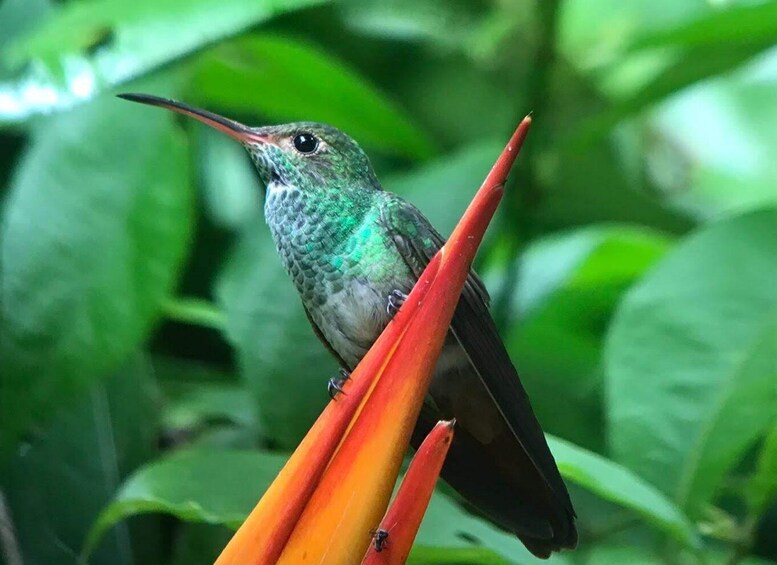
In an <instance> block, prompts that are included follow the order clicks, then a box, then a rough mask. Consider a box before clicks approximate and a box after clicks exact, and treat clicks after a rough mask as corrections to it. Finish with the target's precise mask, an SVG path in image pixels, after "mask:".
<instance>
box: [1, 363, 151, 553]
mask: <svg viewBox="0 0 777 565" xmlns="http://www.w3.org/2000/svg"><path fill="white" fill-rule="evenodd" d="M157 404H158V398H157V394H156V388H155V383H154V381H153V378H152V376H151V371H150V367H149V365H148V361H147V360H146V359H145V358H143V357H142V356H140V355H135V356H133V357H132V359H131V360H130V361H129V362H128V363H126V364H125V366H124V367H123V368H121V369H120V370H119V371H116V372H115V373H114V374H112V375H109V376H108V377H107V378H106V379H103V380H101V381H100V382H99V383H97V384H95V385H94V386H93V387H91V388H90V389H88V390H85V391H83V393H82V394H80V395H79V396H78V397H77V398H75V399H73V401H72V402H68V405H67V407H66V408H65V409H64V410H62V412H61V413H60V414H59V415H58V416H57V417H56V418H55V419H54V420H53V421H52V422H51V425H50V426H49V427H48V428H46V429H45V433H43V434H42V435H41V437H40V439H39V440H37V441H35V442H33V443H30V444H24V445H22V446H21V447H20V448H19V449H18V450H17V452H16V454H15V455H14V456H13V457H12V458H11V460H10V461H9V462H8V465H7V467H6V468H5V471H4V474H3V480H2V489H3V492H4V494H5V495H6V496H7V499H8V504H9V509H10V513H11V516H12V517H13V521H14V525H15V527H16V533H17V536H18V541H19V544H20V546H21V550H22V552H23V557H24V563H25V564H27V565H46V564H49V563H57V564H72V565H76V564H77V563H78V560H77V555H78V552H79V551H80V548H81V546H82V544H83V543H84V539H85V537H86V534H87V532H88V530H89V528H90V527H91V525H92V523H93V522H94V520H95V518H96V517H97V515H98V514H99V512H100V510H101V509H102V507H103V506H104V505H105V504H107V503H108V502H109V501H110V500H111V498H112V497H113V495H114V494H115V492H116V489H118V488H119V485H120V484H121V482H122V481H123V480H124V478H125V477H126V476H128V475H129V474H130V473H131V472H132V471H133V470H134V469H135V468H136V467H139V466H140V465H141V464H143V463H145V462H146V461H147V460H149V459H150V458H151V457H152V456H153V454H154V453H155V451H156V443H157V436H156V431H157V430H156V428H157ZM135 528H138V529H135ZM158 531H159V524H158V523H156V522H150V523H149V522H148V521H147V520H146V521H139V522H138V521H136V522H134V523H133V524H132V527H130V526H128V525H127V524H122V525H121V526H119V527H118V528H116V529H115V530H114V531H113V532H111V534H110V535H109V536H106V537H105V538H104V539H103V542H102V543H101V544H100V546H99V548H97V551H96V552H95V554H94V555H93V556H92V559H91V560H90V563H92V564H93V565H136V564H139V563H149V564H151V563H154V562H155V559H156V558H157V557H158V556H155V555H154V552H156V551H159V545H158V544H157V541H158V540H159V536H158V535H157V533H156V532H158ZM136 535H137V537H136Z"/></svg>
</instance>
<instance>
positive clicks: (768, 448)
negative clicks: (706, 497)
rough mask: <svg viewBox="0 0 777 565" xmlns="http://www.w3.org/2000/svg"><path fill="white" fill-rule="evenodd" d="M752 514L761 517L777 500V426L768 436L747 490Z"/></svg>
mask: <svg viewBox="0 0 777 565" xmlns="http://www.w3.org/2000/svg"><path fill="white" fill-rule="evenodd" d="M747 494H748V503H749V504H750V509H751V513H752V514H753V515H754V516H760V515H761V514H763V512H764V511H765V510H766V509H767V507H768V506H769V505H770V504H773V503H774V502H775V500H777V425H775V426H774V427H772V430H771V432H769V434H768V435H767V436H766V439H765V440H764V444H763V447H761V452H760V454H759V456H758V463H757V464H756V468H755V473H754V474H753V477H752V478H751V479H750V483H749V485H748V488H747Z"/></svg>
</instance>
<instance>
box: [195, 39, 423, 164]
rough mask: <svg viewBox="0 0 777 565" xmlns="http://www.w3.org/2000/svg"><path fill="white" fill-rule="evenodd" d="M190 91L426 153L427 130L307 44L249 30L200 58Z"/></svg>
mask: <svg viewBox="0 0 777 565" xmlns="http://www.w3.org/2000/svg"><path fill="white" fill-rule="evenodd" d="M196 69H197V70H196V72H195V75H194V84H193V89H192V95H193V96H194V97H196V99H197V100H198V101H199V102H201V103H202V104H208V105H219V106H223V107H226V108H230V109H232V110H236V111H242V112H246V113H256V112H259V113H261V114H264V115H266V116H267V117H269V118H271V119H273V120H282V121H307V120H313V121H319V122H325V123H330V124H332V125H334V126H336V127H338V128H340V129H342V130H344V131H346V132H348V134H350V135H351V136H353V137H354V138H355V139H356V140H357V141H359V142H360V143H364V144H365V145H370V146H373V147H376V148H378V149H382V150H384V151H390V152H392V153H398V154H400V155H405V156H408V157H428V156H430V155H431V153H432V152H433V146H432V143H431V141H430V140H429V138H428V136H427V135H426V134H425V133H424V132H423V131H421V130H420V129H419V128H417V127H416V126H414V125H413V123H412V122H411V121H410V120H409V119H408V117H407V116H406V115H405V114H404V113H403V112H402V111H401V110H400V109H399V108H398V107H397V105H396V104H394V103H392V102H391V101H389V100H388V99H387V98H386V97H385V96H384V95H383V94H381V93H380V92H379V91H378V90H377V89H376V88H375V87H374V86H372V85H370V84H369V83H368V82H367V80H366V79H365V78H364V77H362V76H360V75H358V74H357V73H356V72H355V71H353V70H351V69H349V68H348V67H346V66H345V64H344V63H342V62H341V61H338V60H336V59H335V58H334V57H333V56H332V55H330V54H328V53H326V52H325V51H322V50H321V49H319V48H316V47H314V46H313V45H310V44H307V43H303V42H301V41H295V40H291V39H288V38H285V37H282V36H275V35H253V36H250V37H245V38H241V39H238V40H235V41H232V42H230V43H226V44H224V45H220V46H219V47H217V48H216V49H214V50H212V51H210V52H209V53H207V54H206V55H204V56H203V58H202V59H201V60H200V62H199V64H198V65H197V68H196Z"/></svg>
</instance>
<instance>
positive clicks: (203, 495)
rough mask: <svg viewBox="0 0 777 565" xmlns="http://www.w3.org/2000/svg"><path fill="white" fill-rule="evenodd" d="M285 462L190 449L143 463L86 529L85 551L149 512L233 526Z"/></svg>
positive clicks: (254, 453) (252, 454)
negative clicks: (113, 529)
mask: <svg viewBox="0 0 777 565" xmlns="http://www.w3.org/2000/svg"><path fill="white" fill-rule="evenodd" d="M285 462H286V456H285V455H279V454H271V453H261V452H257V451H240V450H222V451H218V450H188V451H180V452H178V453H174V454H173V455H169V456H167V457H165V458H164V459H160V460H157V461H155V462H153V463H150V464H148V465H146V466H145V467H142V468H141V469H139V470H138V471H136V472H135V473H134V474H133V475H132V476H131V477H129V479H127V481H126V482H125V483H124V484H123V485H122V487H121V489H120V490H119V491H118V492H117V494H116V496H115V498H114V500H113V501H112V502H111V503H110V504H109V505H108V506H107V507H106V508H105V509H104V510H103V511H102V513H101V514H100V516H99V518H98V519H97V521H96V522H95V523H94V526H93V527H92V530H91V531H90V532H89V536H88V538H87V541H86V544H85V547H84V553H86V554H89V553H91V551H92V550H93V549H94V548H95V547H97V545H96V544H97V543H98V542H99V540H100V539H101V538H102V537H103V536H104V535H105V533H106V532H107V531H108V529H109V528H111V527H113V526H115V525H116V524H118V523H119V522H121V521H122V520H124V519H125V518H128V517H130V516H134V515H136V514H145V513H149V512H154V513H164V514H172V515H173V516H176V517H177V518H179V519H181V520H186V521H189V522H205V523H208V524H223V525H226V526H228V527H230V528H233V529H237V527H238V526H239V525H240V524H241V523H242V522H243V520H244V519H245V517H246V516H247V515H248V513H249V512H250V511H251V509H252V508H253V507H254V505H255V504H256V503H257V501H258V500H259V498H260V497H261V495H262V493H264V491H265V490H267V487H269V486H270V484H271V483H272V481H273V479H275V476H276V475H277V474H278V472H279V471H280V470H281V468H282V467H283V465H284V463H285Z"/></svg>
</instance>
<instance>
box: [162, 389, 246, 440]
mask: <svg viewBox="0 0 777 565" xmlns="http://www.w3.org/2000/svg"><path fill="white" fill-rule="evenodd" d="M163 390H164V392H165V397H166V400H167V405H166V406H165V410H164V413H163V423H164V425H165V426H166V427H168V428H172V429H182V430H185V429H193V428H198V427H202V426H204V425H206V424H208V423H209V422H214V421H223V420H227V421H229V422H231V423H233V424H236V425H239V426H243V427H246V428H253V427H254V426H255V422H254V410H253V405H252V402H251V398H250V395H249V394H248V391H247V390H246V389H245V387H243V386H240V385H235V384H217V383H173V382H170V383H166V384H165V385H164V388H163Z"/></svg>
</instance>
